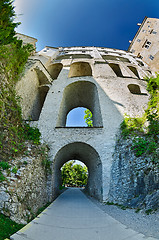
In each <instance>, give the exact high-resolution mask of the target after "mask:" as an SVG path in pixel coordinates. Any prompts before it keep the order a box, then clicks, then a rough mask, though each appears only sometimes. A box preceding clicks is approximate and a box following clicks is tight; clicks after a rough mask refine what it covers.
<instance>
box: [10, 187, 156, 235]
mask: <svg viewBox="0 0 159 240" xmlns="http://www.w3.org/2000/svg"><path fill="white" fill-rule="evenodd" d="M11 239H14V240H27V239H30V240H154V239H155V238H151V237H148V238H147V237H145V236H144V235H143V234H140V233H137V232H135V231H133V230H131V229H127V228H126V226H124V225H123V224H121V223H119V222H118V221H117V220H115V219H113V218H112V217H110V216H109V215H107V214H106V213H104V212H103V211H102V210H101V209H100V208H98V207H97V206H96V205H95V204H94V203H92V202H91V201H90V200H89V199H88V198H87V197H86V196H85V195H84V194H83V193H82V192H81V191H80V190H79V189H68V190H67V191H65V192H64V193H62V194H61V195H60V196H59V197H58V198H57V199H56V200H55V201H54V202H53V203H52V204H51V205H50V206H49V207H48V208H47V209H46V210H45V211H44V212H42V213H41V214H40V215H39V216H38V217H37V218H35V219H34V220H33V221H32V222H30V223H29V224H28V225H26V226H25V227H24V228H23V229H21V230H20V231H19V232H17V233H15V234H14V235H12V237H11Z"/></svg>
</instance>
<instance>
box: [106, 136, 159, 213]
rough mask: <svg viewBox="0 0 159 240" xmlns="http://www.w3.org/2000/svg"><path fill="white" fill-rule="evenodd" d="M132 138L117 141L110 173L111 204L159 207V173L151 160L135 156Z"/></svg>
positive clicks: (147, 207) (149, 207)
mask: <svg viewBox="0 0 159 240" xmlns="http://www.w3.org/2000/svg"><path fill="white" fill-rule="evenodd" d="M132 141H133V139H132V138H130V139H122V137H121V138H119V139H118V140H117V144H116V148H115V152H114V156H113V158H114V160H113V164H112V170H111V182H110V191H109V202H113V203H117V204H123V205H126V206H129V207H133V208H136V207H137V208H146V209H157V208H159V190H158V189H159V170H158V166H157V165H154V163H153V162H152V160H151V157H144V156H140V157H136V156H135V154H134V152H133V151H132V149H131V146H132Z"/></svg>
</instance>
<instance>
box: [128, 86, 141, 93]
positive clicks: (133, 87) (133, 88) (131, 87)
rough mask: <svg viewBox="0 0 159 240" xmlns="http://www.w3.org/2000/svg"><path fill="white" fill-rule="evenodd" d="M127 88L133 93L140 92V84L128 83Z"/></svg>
mask: <svg viewBox="0 0 159 240" xmlns="http://www.w3.org/2000/svg"><path fill="white" fill-rule="evenodd" d="M128 89H129V91H130V92H131V93H133V94H141V90H140V86H139V85H137V84H129V85H128Z"/></svg>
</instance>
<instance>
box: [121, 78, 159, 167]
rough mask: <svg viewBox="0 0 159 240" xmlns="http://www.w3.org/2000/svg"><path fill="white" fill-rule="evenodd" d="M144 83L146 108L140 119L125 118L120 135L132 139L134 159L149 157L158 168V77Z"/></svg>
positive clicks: (148, 79)
mask: <svg viewBox="0 0 159 240" xmlns="http://www.w3.org/2000/svg"><path fill="white" fill-rule="evenodd" d="M146 81H147V90H148V91H149V93H150V99H149V102H148V107H147V109H146V110H145V112H144V114H143V116H142V117H135V118H132V117H130V116H125V119H124V121H123V122H122V124H121V134H122V136H123V138H130V137H131V138H132V139H133V144H132V146H131V149H132V150H133V151H134V153H135V155H136V157H140V156H141V155H144V156H147V155H149V156H150V157H151V160H152V162H153V163H154V164H155V165H157V166H158V167H159V75H157V77H156V78H154V77H151V78H147V79H146Z"/></svg>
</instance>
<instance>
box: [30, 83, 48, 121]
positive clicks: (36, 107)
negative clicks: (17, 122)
mask: <svg viewBox="0 0 159 240" xmlns="http://www.w3.org/2000/svg"><path fill="white" fill-rule="evenodd" d="M48 91H49V87H48V86H47V85H46V86H45V85H44V86H39V88H38V90H37V92H36V95H35V99H34V102H33V106H32V112H31V116H30V117H31V120H33V121H38V120H39V117H40V113H41V110H42V108H43V105H44V102H45V99H46V96H47V93H48Z"/></svg>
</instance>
